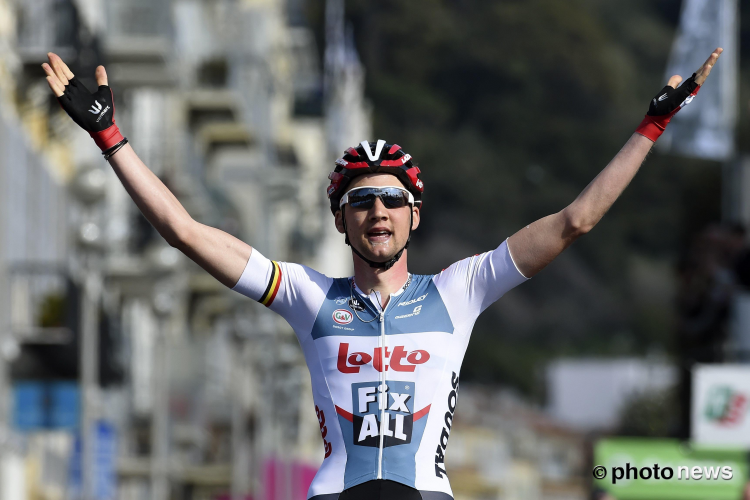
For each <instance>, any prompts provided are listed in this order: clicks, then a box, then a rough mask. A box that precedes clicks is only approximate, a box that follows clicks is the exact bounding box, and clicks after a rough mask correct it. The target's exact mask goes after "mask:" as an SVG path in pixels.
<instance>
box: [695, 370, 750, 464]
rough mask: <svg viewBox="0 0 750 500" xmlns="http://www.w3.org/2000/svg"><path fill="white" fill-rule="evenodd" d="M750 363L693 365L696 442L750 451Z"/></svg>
mask: <svg viewBox="0 0 750 500" xmlns="http://www.w3.org/2000/svg"><path fill="white" fill-rule="evenodd" d="M749 403H750V365H725V364H722V365H696V367H695V368H693V394H692V409H691V417H692V418H691V421H692V423H691V426H692V429H691V435H692V439H693V443H694V444H699V445H705V446H729V447H735V448H742V449H745V450H750V415H748V404H749Z"/></svg>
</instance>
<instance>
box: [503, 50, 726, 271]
mask: <svg viewBox="0 0 750 500" xmlns="http://www.w3.org/2000/svg"><path fill="white" fill-rule="evenodd" d="M722 51H723V50H722V49H721V48H719V49H716V50H715V51H714V52H713V53H712V54H711V55H710V56H709V58H708V60H706V62H705V63H704V64H703V66H701V67H700V69H698V71H696V73H695V75H693V77H691V78H690V79H688V80H687V81H686V82H685V84H683V85H682V86H681V87H679V88H677V89H675V88H676V87H677V85H679V84H680V82H681V81H682V77H680V76H678V75H675V76H673V77H672V78H670V79H669V83H668V84H667V87H664V89H662V91H661V92H659V94H658V95H657V96H656V97H654V99H653V100H652V102H651V107H650V108H649V113H648V115H647V116H646V118H645V119H644V121H643V122H642V123H641V126H639V127H638V129H637V131H636V133H634V134H633V135H632V137H630V139H629V140H628V142H627V143H625V146H624V147H623V148H622V149H621V150H620V152H619V153H617V155H615V157H614V158H613V159H612V161H610V162H609V164H608V165H607V166H606V167H605V168H604V170H602V171H601V172H600V173H599V175H597V176H596V178H594V180H593V181H591V183H590V184H589V185H588V186H586V189H584V190H583V192H581V194H579V195H578V197H577V198H576V199H575V200H574V201H573V203H571V204H570V205H568V206H567V207H565V208H564V209H563V210H562V211H560V212H558V213H556V214H552V215H548V216H547V217H544V218H542V219H539V220H538V221H536V222H534V223H532V224H530V225H528V226H526V227H525V228H523V229H521V230H520V231H518V232H517V233H515V234H514V235H513V236H511V237H510V238H509V239H508V248H509V250H510V253H511V256H512V257H513V261H514V262H515V263H516V265H517V266H518V269H519V271H521V273H522V274H523V275H524V276H526V277H527V278H530V277H531V276H534V275H535V274H536V273H538V272H539V271H541V270H542V269H544V267H545V266H547V264H549V263H550V262H552V261H553V260H554V259H555V257H557V256H558V255H560V253H562V251H563V250H565V249H566V248H568V247H569V246H570V245H571V244H572V243H573V242H574V241H575V240H576V239H578V238H579V237H580V236H582V235H584V234H586V233H588V232H589V231H590V230H591V229H592V228H593V227H594V226H595V225H596V224H597V223H598V222H599V221H600V220H601V218H602V217H604V214H606V213H607V211H608V210H609V208H610V207H611V206H612V205H613V204H614V202H615V200H617V198H618V197H619V196H620V195H621V194H622V192H623V191H624V190H625V188H626V187H627V186H628V184H630V181H631V180H632V179H633V177H634V176H635V174H636V173H637V172H638V169H640V167H641V164H643V161H644V160H645V159H646V155H648V152H649V151H650V150H651V146H653V144H654V142H655V141H656V139H657V138H658V137H659V135H660V134H661V132H662V131H663V130H664V127H666V125H667V123H668V122H669V120H670V119H671V117H672V116H674V114H675V113H676V112H677V111H679V110H680V108H681V107H682V106H684V105H685V104H687V103H689V102H690V101H691V100H692V98H693V97H694V96H695V94H696V93H697V92H698V89H699V88H700V86H701V85H703V82H705V81H706V78H707V77H708V75H709V73H710V72H711V68H712V67H713V65H714V64H715V63H716V60H717V59H718V58H719V56H720V55H721V53H722ZM693 78H694V80H693ZM693 81H694V84H693V83H692V82H693ZM696 85H697V87H696Z"/></svg>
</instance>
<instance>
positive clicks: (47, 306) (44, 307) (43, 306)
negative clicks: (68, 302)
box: [38, 293, 65, 328]
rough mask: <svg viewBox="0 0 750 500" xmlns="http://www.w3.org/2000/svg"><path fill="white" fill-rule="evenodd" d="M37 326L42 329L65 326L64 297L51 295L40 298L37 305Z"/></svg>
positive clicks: (58, 294)
mask: <svg viewBox="0 0 750 500" xmlns="http://www.w3.org/2000/svg"><path fill="white" fill-rule="evenodd" d="M38 324H39V326H41V327H42V328H55V327H62V326H64V325H65V295H63V294H61V293H51V294H49V295H46V296H44V297H43V298H42V300H41V302H40V304H39V318H38Z"/></svg>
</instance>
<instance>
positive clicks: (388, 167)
mask: <svg viewBox="0 0 750 500" xmlns="http://www.w3.org/2000/svg"><path fill="white" fill-rule="evenodd" d="M419 173H420V170H419V167H418V166H416V165H415V164H414V163H413V161H412V157H411V155H410V154H407V153H405V152H404V150H403V149H401V146H399V145H398V144H386V143H385V141H384V140H382V139H380V140H379V141H378V142H377V143H375V142H367V141H362V143H361V144H359V145H358V146H357V147H356V148H349V149H347V150H346V151H344V156H342V157H341V158H339V159H338V160H336V168H335V169H334V171H333V172H331V173H330V174H329V175H328V178H329V179H330V180H331V184H329V185H328V190H327V192H328V199H329V200H330V201H331V213H333V214H334V215H335V214H336V211H337V210H339V202H340V201H341V197H342V196H344V193H345V192H346V187H347V186H348V185H349V183H350V182H351V181H352V179H354V178H355V177H359V176H360V175H366V174H392V175H395V176H396V177H398V180H400V181H401V183H402V184H403V185H404V186H405V187H406V189H408V190H409V191H411V194H413V195H414V203H415V205H416V206H418V207H420V206H422V192H423V191H424V184H423V183H422V180H421V179H419V177H417V175H418V174H419Z"/></svg>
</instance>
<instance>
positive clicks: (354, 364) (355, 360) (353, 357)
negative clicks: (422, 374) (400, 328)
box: [336, 342, 430, 373]
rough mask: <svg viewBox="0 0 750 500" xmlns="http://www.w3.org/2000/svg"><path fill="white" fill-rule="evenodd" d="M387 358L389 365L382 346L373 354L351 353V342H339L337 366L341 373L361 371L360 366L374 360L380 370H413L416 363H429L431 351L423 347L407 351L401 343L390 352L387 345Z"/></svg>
mask: <svg viewBox="0 0 750 500" xmlns="http://www.w3.org/2000/svg"><path fill="white" fill-rule="evenodd" d="M385 358H386V360H388V364H387V365H386V364H384V361H383V348H382V347H376V348H375V350H374V352H373V355H372V356H370V355H369V354H367V353H366V352H353V353H351V354H349V344H348V343H346V342H343V343H341V344H339V356H338V361H337V363H336V367H337V368H338V369H339V371H340V372H341V373H359V367H360V366H364V365H367V364H369V363H370V362H372V366H373V367H374V368H375V369H376V370H377V371H379V372H382V371H384V370H388V368H391V369H392V370H393V371H396V372H413V371H414V370H415V369H416V367H417V366H416V365H421V364H423V363H427V361H429V360H430V353H429V352H427V351H425V350H422V349H417V350H416V351H411V352H408V353H407V352H406V349H405V348H404V346H402V345H399V346H395V347H394V348H393V352H390V351H389V350H388V348H387V347H386V348H385Z"/></svg>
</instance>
